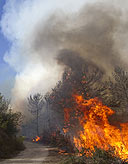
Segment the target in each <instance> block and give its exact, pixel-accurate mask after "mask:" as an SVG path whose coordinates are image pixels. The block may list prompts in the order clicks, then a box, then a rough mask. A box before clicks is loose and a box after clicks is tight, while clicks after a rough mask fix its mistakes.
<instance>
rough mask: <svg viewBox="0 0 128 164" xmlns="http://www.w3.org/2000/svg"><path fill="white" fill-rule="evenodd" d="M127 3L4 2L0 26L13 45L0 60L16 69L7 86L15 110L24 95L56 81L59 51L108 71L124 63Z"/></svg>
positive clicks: (83, 0) (44, 89) (80, 0)
mask: <svg viewBox="0 0 128 164" xmlns="http://www.w3.org/2000/svg"><path fill="white" fill-rule="evenodd" d="M126 4H127V2H126V0H124V1H123V4H122V2H121V0H117V1H113V2H110V1H105V0H104V1H100V0H99V1H97V2H95V1H94V0H92V1H91V2H90V1H89V3H87V1H86V0H76V1H75V2H74V0H66V1H64V2H63V3H62V2H60V1H59V0H54V3H53V2H52V1H50V0H47V1H46V0H44V1H42V0H27V1H24V0H22V1H19V2H17V1H16V0H8V1H7V3H6V5H5V9H4V15H3V17H2V21H1V27H2V31H3V33H4V35H5V36H6V37H7V39H8V40H9V41H11V43H12V46H11V49H10V51H9V52H7V53H6V54H5V56H4V60H5V61H6V62H7V63H9V65H11V66H12V67H13V68H14V69H15V71H16V72H17V74H16V77H15V85H14V88H13V89H12V103H13V104H15V108H18V110H23V109H22V108H24V107H23V102H24V99H26V97H27V96H29V94H33V93H35V92H40V93H43V94H44V93H46V92H47V91H49V90H50V89H51V88H52V87H54V85H55V84H56V82H57V81H58V80H60V79H61V75H62V72H63V68H64V66H63V65H61V64H59V63H58V59H59V60H61V57H60V58H58V56H61V55H62V52H63V50H67V52H68V54H69V55H70V53H69V52H71V55H73V54H75V56H76V54H77V55H78V56H80V57H82V59H85V60H88V61H91V62H93V63H95V64H96V65H97V66H98V67H99V68H101V69H103V70H105V71H106V72H107V73H110V72H111V71H112V70H113V68H114V66H116V65H121V66H128V63H127V60H126V58H127V47H128V46H127V38H128V37H127V36H128V32H127V26H128V21H127V15H128V13H127V7H126ZM68 54H66V55H65V58H67V56H68ZM67 59H68V58H67ZM63 60H64V57H63ZM75 60H77V58H76V57H74V60H73V61H72V63H74V65H75V67H76V68H77V62H75ZM64 61H66V62H68V60H66V59H65V60H64ZM62 62H63V61H62Z"/></svg>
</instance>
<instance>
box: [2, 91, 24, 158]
mask: <svg viewBox="0 0 128 164" xmlns="http://www.w3.org/2000/svg"><path fill="white" fill-rule="evenodd" d="M21 118H22V117H21V113H18V112H17V113H13V112H12V109H11V107H10V105H9V102H8V101H7V100H6V99H5V98H4V97H3V96H2V95H1V94H0V159H2V158H8V157H10V156H12V155H14V154H15V153H16V152H18V151H19V150H22V149H24V146H23V140H22V138H20V137H19V138H17V137H16V134H17V132H18V126H19V124H20V122H21Z"/></svg>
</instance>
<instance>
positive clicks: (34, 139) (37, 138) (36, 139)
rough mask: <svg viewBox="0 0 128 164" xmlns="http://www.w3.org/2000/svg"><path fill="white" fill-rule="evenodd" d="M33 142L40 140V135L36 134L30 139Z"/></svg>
mask: <svg viewBox="0 0 128 164" xmlns="http://www.w3.org/2000/svg"><path fill="white" fill-rule="evenodd" d="M32 141H33V142H38V141H40V137H39V136H36V137H35V138H33V139H32Z"/></svg>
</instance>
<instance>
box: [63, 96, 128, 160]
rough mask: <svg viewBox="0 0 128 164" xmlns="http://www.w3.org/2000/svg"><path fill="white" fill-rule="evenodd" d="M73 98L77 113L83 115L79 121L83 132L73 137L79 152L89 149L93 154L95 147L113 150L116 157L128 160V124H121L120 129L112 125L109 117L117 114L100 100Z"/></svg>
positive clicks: (81, 97)
mask: <svg viewBox="0 0 128 164" xmlns="http://www.w3.org/2000/svg"><path fill="white" fill-rule="evenodd" d="M73 97H74V99H75V102H76V106H75V109H74V110H75V113H76V115H78V113H81V114H80V115H78V120H79V124H80V126H82V130H80V131H78V132H77V135H76V136H77V137H76V136H74V137H73V140H74V143H75V146H76V147H77V148H78V150H79V151H81V150H82V148H84V149H85V151H86V150H87V149H89V150H90V153H91V152H92V151H95V147H97V148H100V149H104V150H109V149H110V148H113V150H114V154H115V155H116V156H118V157H120V158H121V159H123V160H124V159H125V160H126V159H128V123H123V124H120V128H117V127H115V126H113V125H111V124H110V123H109V121H108V117H109V116H111V115H113V114H114V113H115V112H114V111H113V110H112V109H110V108H109V107H107V106H105V105H103V103H102V102H101V101H100V100H99V99H98V98H94V99H90V100H84V98H83V96H79V95H75V96H73ZM72 110H73V109H72ZM74 110H73V111H74ZM66 115H67V111H66ZM85 153H87V152H85Z"/></svg>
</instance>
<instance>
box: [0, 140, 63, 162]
mask: <svg viewBox="0 0 128 164" xmlns="http://www.w3.org/2000/svg"><path fill="white" fill-rule="evenodd" d="M25 146H26V149H25V150H24V151H22V152H21V153H20V154H18V155H17V157H15V158H13V159H8V160H5V161H1V162H0V164H59V163H60V160H61V159H60V157H59V155H58V153H57V149H56V148H50V147H49V146H43V145H41V144H37V143H31V142H25Z"/></svg>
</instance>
